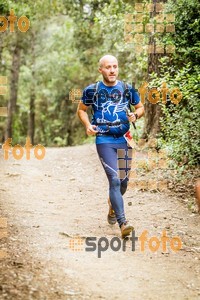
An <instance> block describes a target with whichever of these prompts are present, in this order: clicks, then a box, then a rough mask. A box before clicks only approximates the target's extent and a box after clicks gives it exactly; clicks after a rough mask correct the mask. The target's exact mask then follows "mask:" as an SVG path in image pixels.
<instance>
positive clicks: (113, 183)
mask: <svg viewBox="0 0 200 300" xmlns="http://www.w3.org/2000/svg"><path fill="white" fill-rule="evenodd" d="M110 184H111V187H112V188H117V187H119V186H120V179H119V178H118V177H112V178H111V180H110Z"/></svg>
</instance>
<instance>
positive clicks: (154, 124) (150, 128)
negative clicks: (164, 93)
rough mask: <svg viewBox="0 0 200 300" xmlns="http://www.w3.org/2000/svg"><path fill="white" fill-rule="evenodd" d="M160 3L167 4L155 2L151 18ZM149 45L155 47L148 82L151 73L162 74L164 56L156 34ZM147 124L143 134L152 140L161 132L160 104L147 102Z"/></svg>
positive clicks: (155, 13) (149, 55) (150, 59)
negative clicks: (158, 48) (157, 46)
mask: <svg viewBox="0 0 200 300" xmlns="http://www.w3.org/2000/svg"><path fill="white" fill-rule="evenodd" d="M159 2H162V3H163V2H166V1H165V0H164V1H163V0H153V4H154V10H153V12H151V13H150V17H151V18H153V17H155V16H156V15H157V14H158V12H156V3H159ZM149 45H150V46H151V47H153V51H152V52H151V53H149V54H148V75H147V82H149V80H150V76H149V75H150V74H151V73H153V72H154V73H157V74H158V75H159V74H160V62H159V59H160V58H161V57H162V56H163V55H164V54H162V53H157V52H156V42H155V34H154V32H152V33H151V36H150V38H149ZM144 107H145V122H144V129H143V133H142V138H143V139H147V140H148V139H150V138H155V137H156V136H157V135H158V133H159V132H160V117H161V113H162V111H161V106H160V104H159V103H157V104H153V103H151V102H149V101H148V100H146V101H145V105H144Z"/></svg>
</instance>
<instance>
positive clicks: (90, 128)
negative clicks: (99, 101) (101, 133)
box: [77, 102, 98, 135]
mask: <svg viewBox="0 0 200 300" xmlns="http://www.w3.org/2000/svg"><path fill="white" fill-rule="evenodd" d="M87 109H88V106H87V105H85V104H83V103H82V102H80V103H79V105H78V108H77V115H78V117H79V119H80V120H81V122H82V123H83V125H84V126H85V130H86V133H87V135H95V134H96V133H97V132H98V131H96V130H95V128H96V125H92V124H91V123H90V120H89V117H88V113H87Z"/></svg>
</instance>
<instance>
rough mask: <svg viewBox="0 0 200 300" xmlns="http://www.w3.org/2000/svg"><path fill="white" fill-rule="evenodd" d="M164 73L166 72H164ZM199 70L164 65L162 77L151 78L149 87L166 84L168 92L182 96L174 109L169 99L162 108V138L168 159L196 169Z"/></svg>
mask: <svg viewBox="0 0 200 300" xmlns="http://www.w3.org/2000/svg"><path fill="white" fill-rule="evenodd" d="M166 69H167V71H166ZM199 74H200V67H198V66H194V67H193V68H192V67H191V64H187V65H186V66H185V67H183V68H182V69H181V70H178V69H175V67H173V66H171V67H169V66H168V63H167V61H165V62H163V76H162V78H161V77H160V78H158V77H157V76H156V74H153V75H152V81H151V84H152V86H161V84H162V82H166V83H167V85H168V88H169V90H172V88H174V87H178V89H179V90H180V91H181V93H182V96H183V98H182V100H181V102H180V103H179V104H177V105H175V104H173V103H172V102H170V100H169V99H168V101H167V105H164V104H162V111H163V116H162V118H161V125H162V127H161V128H162V132H161V137H162V140H164V141H165V142H166V143H167V146H168V148H169V149H170V151H169V153H170V156H171V157H172V158H173V159H174V161H175V162H177V163H178V165H179V166H180V165H188V166H193V165H197V164H198V163H199V162H200V161H199V159H200V156H199V153H200V143H199V141H200V119H199V112H200V101H199V95H200V84H199V81H200V75H199Z"/></svg>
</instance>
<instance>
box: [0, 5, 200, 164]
mask: <svg viewBox="0 0 200 300" xmlns="http://www.w3.org/2000/svg"><path fill="white" fill-rule="evenodd" d="M135 2H138V1H122V0H119V1H114V0H107V1H101V0H98V1H97V0H95V1H92V0H85V1H84V0H82V1H81V0H80V1H78V0H76V1H71V0H70V1H67V0H52V1H49V0H44V1H39V0H35V1H31V0H26V1H17V2H16V1H12V0H9V1H7V0H0V15H1V16H6V17H8V16H9V15H10V10H11V9H13V10H14V12H15V15H16V16H17V17H18V18H19V17H20V16H22V15H25V16H27V18H29V20H30V28H29V30H28V31H27V32H26V33H22V32H20V31H19V30H18V28H17V24H16V23H15V32H14V33H10V32H9V27H8V29H7V30H6V31H5V32H0V60H1V64H0V71H1V73H0V74H1V75H2V76H8V82H9V91H8V93H7V95H6V96H0V97H1V98H0V99H1V106H5V105H6V104H8V118H7V119H5V118H4V117H0V132H1V141H2V142H3V141H4V140H5V139H6V138H8V137H12V138H13V144H17V143H20V144H24V143H25V139H26V137H27V135H29V136H30V137H31V140H32V143H34V144H37V143H41V144H43V145H45V146H71V145H77V144H81V143H84V142H87V141H89V140H88V139H87V137H86V134H85V130H84V128H83V126H82V124H80V122H79V120H78V119H77V117H76V109H77V104H75V103H72V102H71V101H69V92H70V91H71V90H72V89H75V88H77V89H81V90H82V89H83V88H84V87H85V86H87V85H88V84H90V83H92V82H96V81H97V80H99V79H100V76H99V73H98V72H97V64H98V60H99V58H100V57H101V56H103V55H104V54H106V53H111V54H113V55H116V56H117V57H118V59H119V66H120V79H123V80H125V81H127V82H129V83H132V82H135V83H136V88H138V87H139V86H140V85H141V83H142V82H144V81H145V80H146V79H147V78H148V81H149V85H150V86H151V84H152V85H155V84H156V86H158V87H160V86H161V83H162V82H163V81H166V82H167V83H168V86H169V88H173V87H174V86H177V85H178V87H179V89H180V90H181V91H182V92H183V99H182V101H181V103H180V104H179V105H177V106H175V105H173V104H170V101H168V102H167V105H166V106H162V105H159V107H162V118H161V119H160V115H158V114H157V115H156V110H157V108H156V109H155V107H156V106H154V110H153V111H152V112H151V113H147V114H146V116H145V122H144V120H143V121H142V120H140V123H139V128H140V127H141V133H142V131H143V134H144V133H145V138H146V139H147V140H148V139H149V137H151V136H156V137H159V136H160V137H161V138H162V142H163V143H166V144H167V143H169V144H170V147H171V148H172V149H173V150H172V153H174V158H175V159H176V160H177V161H179V162H182V163H186V164H191V165H194V164H197V161H198V152H199V144H198V141H197V138H198V134H199V130H198V126H199V125H198V124H199V123H198V122H199V121H198V120H199V118H198V114H199V102H198V101H199V94H198V92H199V83H198V76H199V75H198V74H199V66H198V62H199V40H198V35H199V19H200V18H199V11H200V9H199V8H200V7H199V6H200V4H199V1H198V0H189V1H188V0H187V1H186V0H177V1H168V2H167V5H168V9H169V10H170V11H172V12H173V13H174V14H175V29H176V33H175V34H174V35H172V36H171V37H166V39H170V38H171V39H172V42H173V43H174V44H175V47H176V51H175V53H174V54H171V55H170V56H168V57H167V56H166V57H161V56H158V57H157V63H159V71H158V68H153V69H152V66H153V65H154V64H155V63H154V62H153V61H152V60H150V59H149V57H148V55H147V53H146V52H145V51H144V52H142V53H140V54H138V53H137V52H136V51H135V44H134V43H125V40H124V17H125V14H127V13H130V14H132V13H134V4H135ZM144 3H149V1H144ZM180 12H181V13H180ZM0 25H2V24H0ZM150 69H151V72H150ZM148 71H149V72H148ZM145 105H149V103H148V102H146V104H145ZM159 109H160V108H159ZM147 110H148V109H147ZM158 119H159V120H161V126H159V127H158V128H157V130H156V131H152V128H153V124H154V122H157V121H158ZM152 120H153V122H152ZM148 122H150V123H149V124H152V125H151V126H149V127H148V128H147V126H146V125H145V124H147V123H148ZM177 122H178V124H179V126H178V128H177V126H175V125H176V124H177ZM175 123H176V124H175ZM143 125H144V126H143ZM169 128H170V130H169ZM185 141H188V142H187V143H185ZM189 141H193V142H194V143H193V146H191V145H189V144H190V142H189ZM184 143H185V144H184ZM188 153H189V154H188Z"/></svg>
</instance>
